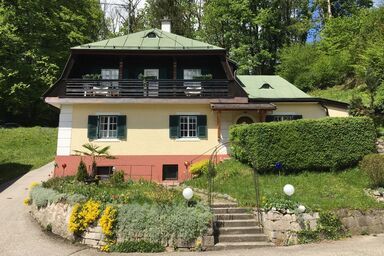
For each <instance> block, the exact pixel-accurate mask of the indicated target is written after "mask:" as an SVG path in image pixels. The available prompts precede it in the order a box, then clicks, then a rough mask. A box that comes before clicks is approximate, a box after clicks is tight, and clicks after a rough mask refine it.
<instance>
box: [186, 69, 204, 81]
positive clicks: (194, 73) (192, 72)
mask: <svg viewBox="0 0 384 256" xmlns="http://www.w3.org/2000/svg"><path fill="white" fill-rule="evenodd" d="M198 76H201V69H197V68H196V69H184V79H186V80H192V79H193V78H194V77H198Z"/></svg>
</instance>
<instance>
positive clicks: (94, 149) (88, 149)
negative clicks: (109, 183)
mask: <svg viewBox="0 0 384 256" xmlns="http://www.w3.org/2000/svg"><path fill="white" fill-rule="evenodd" d="M82 147H83V148H84V149H85V150H74V151H75V153H77V154H80V155H85V156H90V157H91V158H92V170H91V177H92V178H95V176H96V171H97V162H96V160H97V158H108V159H113V158H114V157H113V156H111V155H110V154H109V149H110V146H106V147H103V148H100V146H97V145H95V144H92V143H87V144H84V145H82Z"/></svg>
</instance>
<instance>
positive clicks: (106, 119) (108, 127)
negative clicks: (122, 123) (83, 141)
mask: <svg viewBox="0 0 384 256" xmlns="http://www.w3.org/2000/svg"><path fill="white" fill-rule="evenodd" d="M98 137H99V138H101V139H110V138H113V139H114V138H117V116H100V121H99V136H98Z"/></svg>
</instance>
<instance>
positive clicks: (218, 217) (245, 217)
mask: <svg viewBox="0 0 384 256" xmlns="http://www.w3.org/2000/svg"><path fill="white" fill-rule="evenodd" d="M215 218H216V220H252V219H254V216H253V214H249V213H230V214H215Z"/></svg>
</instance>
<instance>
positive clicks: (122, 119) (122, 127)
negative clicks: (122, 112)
mask: <svg viewBox="0 0 384 256" xmlns="http://www.w3.org/2000/svg"><path fill="white" fill-rule="evenodd" d="M117 138H118V139H120V140H123V139H126V138H127V116H117Z"/></svg>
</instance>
